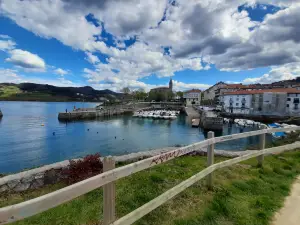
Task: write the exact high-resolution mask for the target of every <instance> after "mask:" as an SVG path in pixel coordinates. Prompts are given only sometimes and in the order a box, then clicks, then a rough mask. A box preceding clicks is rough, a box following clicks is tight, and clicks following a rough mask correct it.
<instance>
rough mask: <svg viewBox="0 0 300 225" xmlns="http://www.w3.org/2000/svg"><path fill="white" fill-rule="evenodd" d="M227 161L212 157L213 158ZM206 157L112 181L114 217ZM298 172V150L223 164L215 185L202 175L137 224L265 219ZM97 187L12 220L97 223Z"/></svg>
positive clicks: (0, 202) (7, 199) (2, 201)
mask: <svg viewBox="0 0 300 225" xmlns="http://www.w3.org/2000/svg"><path fill="white" fill-rule="evenodd" d="M222 160H226V159H225V158H221V157H217V158H216V161H222ZM205 165H206V157H203V156H185V157H180V158H177V159H174V160H171V161H169V162H167V163H164V164H161V165H158V166H155V167H153V168H150V169H148V170H145V171H142V172H139V173H136V174H134V175H131V176H129V177H126V178H123V179H121V180H119V181H118V182H117V200H116V205H117V217H121V216H124V215H125V214H127V213H129V212H131V211H132V210H134V209H136V208H138V207H139V206H141V205H143V204H145V203H147V202H148V201H150V200H152V199H153V198H155V197H157V196H158V195H160V194H162V193H163V192H165V191H166V190H168V189H170V188H171V187H174V186H175V185H176V184H178V183H180V182H181V181H183V180H185V179H187V178H189V177H190V176H192V175H193V174H195V173H197V172H199V171H201V170H202V169H204V168H205ZM298 174H300V151H293V152H288V153H284V154H280V155H272V156H267V157H265V161H264V167H263V168H258V167H257V166H256V159H251V160H248V161H246V162H244V163H242V164H237V165H235V166H231V167H228V168H224V169H222V170H219V171H217V172H215V174H214V189H213V190H212V191H208V190H207V188H206V187H205V179H204V180H202V181H200V182H198V183H196V184H194V185H193V186H191V187H190V188H188V189H186V190H185V191H184V192H182V193H181V194H179V195H178V196H176V197H175V198H174V199H172V200H170V201H168V202H167V203H165V204H164V205H162V206H161V207H159V208H157V209H156V210H154V211H152V212H151V213H150V214H148V215H147V216H145V217H143V218H142V219H141V220H139V221H138V222H137V223H136V224H147V225H150V224H151V225H152V224H153V225H154V224H157V225H161V224H162V225H164V224H176V225H193V224H195V225H196V224H197V225H201V224H203V225H204V224H205V225H209V224H211V225H217V224H220V225H231V224H237V225H242V224H245V225H246V224H249V225H256V224H257V225H264V224H269V223H270V221H271V220H272V217H273V215H274V213H275V212H276V211H277V210H279V209H280V207H281V206H282V204H283V201H284V197H285V196H287V195H288V194H289V189H290V187H291V184H292V182H293V180H294V179H295V177H296V176H297V175H298ZM61 187H63V184H57V185H52V186H48V187H45V188H43V189H41V190H36V191H26V192H24V193H18V194H10V195H6V196H0V207H3V206H5V205H11V204H15V203H17V202H22V201H25V200H27V199H30V198H34V197H36V196H39V195H43V194H45V193H48V192H51V191H53V190H56V189H59V188H61ZM101 219H102V189H101V188H100V189H97V190H94V191H92V192H90V193H88V194H86V195H84V196H81V197H78V198H77V199H75V200H73V201H71V202H68V203H65V204H63V205H61V206H59V207H57V208H54V209H50V210H48V211H46V212H43V213H41V214H39V215H36V216H33V217H31V218H28V219H25V220H23V221H19V222H17V223H15V224H28V225H29V224H30V225H34V224H68V225H69V224H70V225H71V224H80V225H83V224H85V225H95V224H100V223H99V222H98V221H100V220H101Z"/></svg>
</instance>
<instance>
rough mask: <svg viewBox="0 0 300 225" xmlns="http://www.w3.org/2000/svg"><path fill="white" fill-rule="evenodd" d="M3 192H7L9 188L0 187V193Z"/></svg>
mask: <svg viewBox="0 0 300 225" xmlns="http://www.w3.org/2000/svg"><path fill="white" fill-rule="evenodd" d="M4 191H9V188H8V186H7V185H6V184H4V185H2V186H0V193H1V192H4Z"/></svg>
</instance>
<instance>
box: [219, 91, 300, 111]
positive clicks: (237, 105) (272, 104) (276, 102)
mask: <svg viewBox="0 0 300 225" xmlns="http://www.w3.org/2000/svg"><path fill="white" fill-rule="evenodd" d="M298 96H299V97H298ZM299 98H300V91H299V90H297V89H295V88H280V89H262V90H239V91H235V92H226V93H224V94H223V101H224V104H223V110H224V111H225V112H228V113H236V114H255V115H287V114H296V113H299V112H300V111H299V109H298V108H299ZM297 102H298V103H297Z"/></svg>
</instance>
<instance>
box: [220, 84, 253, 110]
mask: <svg viewBox="0 0 300 225" xmlns="http://www.w3.org/2000/svg"><path fill="white" fill-rule="evenodd" d="M252 88H253V87H250V85H249V86H248V85H243V84H226V85H223V86H220V87H218V88H217V89H216V90H215V104H216V105H223V104H224V99H223V94H224V93H225V92H234V91H238V90H252Z"/></svg>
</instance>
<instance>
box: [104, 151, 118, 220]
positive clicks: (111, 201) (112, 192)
mask: <svg viewBox="0 0 300 225" xmlns="http://www.w3.org/2000/svg"><path fill="white" fill-rule="evenodd" d="M114 168H115V161H114V159H113V157H111V156H109V157H105V158H104V160H103V172H106V171H109V170H112V169H114ZM115 210H116V184H115V182H114V181H113V182H110V183H108V184H106V185H104V186H103V225H108V224H110V223H112V222H114V221H115Z"/></svg>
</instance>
